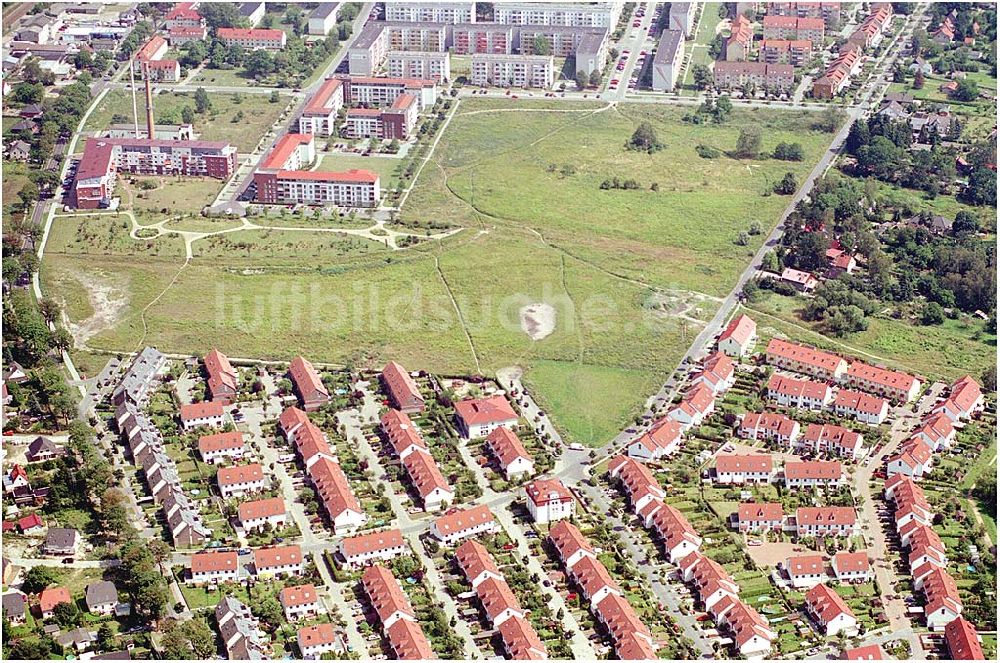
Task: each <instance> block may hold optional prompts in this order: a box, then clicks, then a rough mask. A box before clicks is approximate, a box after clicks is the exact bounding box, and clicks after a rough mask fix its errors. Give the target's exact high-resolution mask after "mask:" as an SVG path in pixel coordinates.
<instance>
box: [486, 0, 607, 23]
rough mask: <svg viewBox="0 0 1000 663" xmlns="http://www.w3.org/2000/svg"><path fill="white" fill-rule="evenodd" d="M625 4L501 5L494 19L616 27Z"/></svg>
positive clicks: (522, 3)
mask: <svg viewBox="0 0 1000 663" xmlns="http://www.w3.org/2000/svg"><path fill="white" fill-rule="evenodd" d="M623 4H624V3H623V2H621V1H620V0H612V1H610V2H586V3H582V2H581V3H569V2H558V3H556V2H498V3H495V4H494V7H493V20H494V21H496V22H497V23H509V24H514V25H570V26H587V27H594V28H613V27H615V25H617V23H618V18H619V17H620V16H621V12H622V6H623Z"/></svg>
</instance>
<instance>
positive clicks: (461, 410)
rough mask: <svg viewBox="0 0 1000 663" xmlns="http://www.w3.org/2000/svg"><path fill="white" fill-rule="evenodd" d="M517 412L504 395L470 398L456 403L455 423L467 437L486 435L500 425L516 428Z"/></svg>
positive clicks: (465, 437)
mask: <svg viewBox="0 0 1000 663" xmlns="http://www.w3.org/2000/svg"><path fill="white" fill-rule="evenodd" d="M517 421H518V415H517V412H515V411H514V408H512V407H511V406H510V403H508V402H507V399H506V398H505V397H504V396H501V395H497V396H489V397H486V398H470V399H467V400H464V401H458V402H457V403H455V423H456V424H457V425H458V431H459V434H461V436H462V437H463V438H464V439H466V440H470V439H474V438H478V437H486V436H487V435H489V434H490V433H491V432H493V430H495V429H497V428H499V427H500V426H506V427H507V428H516V427H517Z"/></svg>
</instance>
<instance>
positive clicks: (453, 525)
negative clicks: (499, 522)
mask: <svg viewBox="0 0 1000 663" xmlns="http://www.w3.org/2000/svg"><path fill="white" fill-rule="evenodd" d="M493 521H494V518H493V512H492V511H490V507H488V506H487V505H485V504H480V505H479V506H474V507H471V508H469V509H463V510H459V511H456V512H455V513H452V514H450V515H444V516H441V517H440V518H438V519H437V520H435V521H434V526H435V527H436V528H437V530H438V531H439V532H441V534H444V535H447V534H451V533H453V532H461V531H462V530H466V529H470V528H472V527H477V526H479V525H482V524H485V523H490V522H493Z"/></svg>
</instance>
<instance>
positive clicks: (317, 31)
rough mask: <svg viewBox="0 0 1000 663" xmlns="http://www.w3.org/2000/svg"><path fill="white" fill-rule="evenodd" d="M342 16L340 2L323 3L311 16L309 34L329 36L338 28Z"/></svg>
mask: <svg viewBox="0 0 1000 663" xmlns="http://www.w3.org/2000/svg"><path fill="white" fill-rule="evenodd" d="M338 16H340V3H339V2H321V3H319V5H318V6H317V7H316V9H314V10H312V12H311V13H310V14H309V34H311V35H328V34H330V32H331V31H332V30H333V29H334V28H335V27H337V17H338Z"/></svg>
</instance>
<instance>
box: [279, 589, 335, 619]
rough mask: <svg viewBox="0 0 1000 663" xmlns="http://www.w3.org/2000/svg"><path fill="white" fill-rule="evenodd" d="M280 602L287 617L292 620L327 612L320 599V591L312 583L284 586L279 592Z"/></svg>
mask: <svg viewBox="0 0 1000 663" xmlns="http://www.w3.org/2000/svg"><path fill="white" fill-rule="evenodd" d="M278 602H279V603H280V604H281V610H282V611H283V612H284V613H285V619H287V620H288V621H290V622H294V621H298V620H300V619H309V618H312V617H317V616H319V615H322V614H324V613H325V612H326V608H325V607H324V606H323V602H322V601H320V599H319V592H317V591H316V586H315V585H313V584H312V583H309V584H305V585H297V586H295V585H293V586H290V587H285V588H283V589H282V590H281V591H280V592H278Z"/></svg>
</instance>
